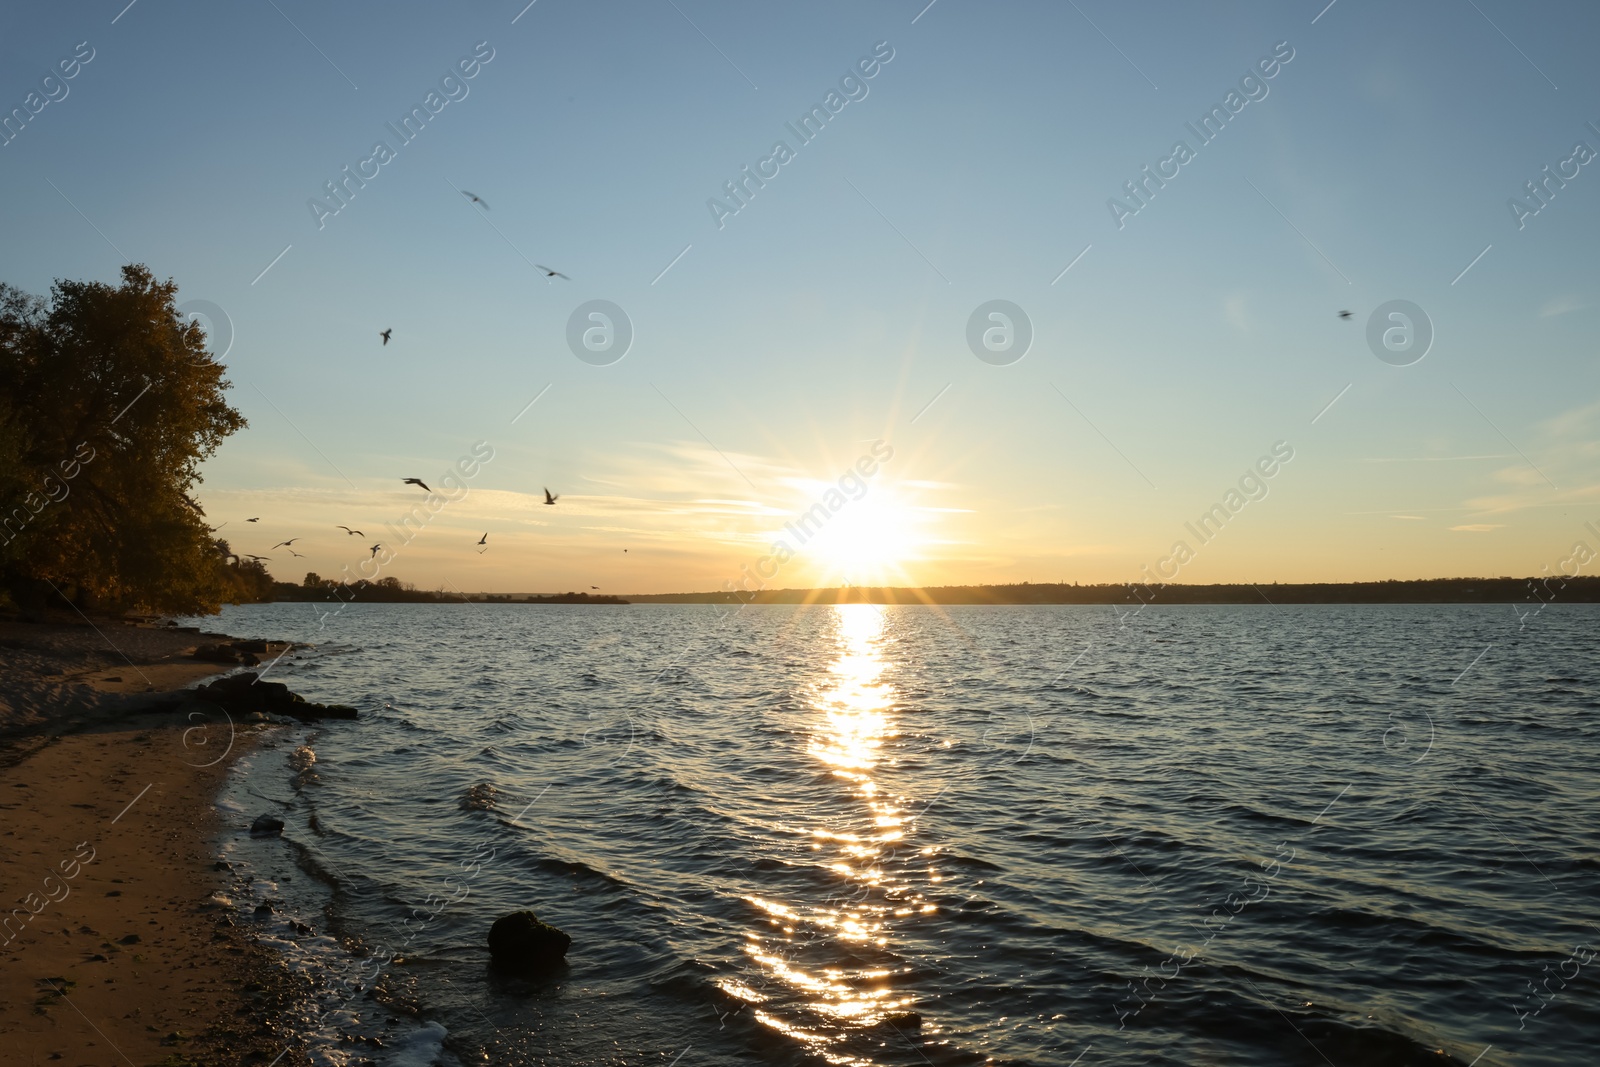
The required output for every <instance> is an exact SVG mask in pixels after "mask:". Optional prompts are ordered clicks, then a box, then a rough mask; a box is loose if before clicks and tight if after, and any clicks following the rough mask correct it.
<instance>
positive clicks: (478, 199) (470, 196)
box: [461, 189, 489, 211]
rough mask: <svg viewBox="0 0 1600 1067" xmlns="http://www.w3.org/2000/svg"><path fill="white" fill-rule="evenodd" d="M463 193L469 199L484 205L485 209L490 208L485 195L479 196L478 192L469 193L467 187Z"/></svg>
mask: <svg viewBox="0 0 1600 1067" xmlns="http://www.w3.org/2000/svg"><path fill="white" fill-rule="evenodd" d="M461 195H462V196H464V197H466V198H467V199H468V200H471V201H472V202H473V203H474V204H482V205H483V210H485V211H488V210H489V204H488V202H487V201H486V200H484V198H483V197H481V196H479V195H478V194H477V193H469V192H467V191H466V190H465V189H463V190H461Z"/></svg>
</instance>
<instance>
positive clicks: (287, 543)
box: [272, 537, 300, 551]
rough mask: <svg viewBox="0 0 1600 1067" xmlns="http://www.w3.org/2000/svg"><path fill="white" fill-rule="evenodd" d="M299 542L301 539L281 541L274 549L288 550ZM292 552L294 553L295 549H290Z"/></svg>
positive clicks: (293, 538) (292, 538)
mask: <svg viewBox="0 0 1600 1067" xmlns="http://www.w3.org/2000/svg"><path fill="white" fill-rule="evenodd" d="M298 540H300V538H298V537H291V538H289V540H287V541H279V542H278V543H277V544H275V545H273V546H272V547H273V548H288V547H289V546H290V545H292V544H294V543H295V542H296V541H298ZM290 551H293V549H290Z"/></svg>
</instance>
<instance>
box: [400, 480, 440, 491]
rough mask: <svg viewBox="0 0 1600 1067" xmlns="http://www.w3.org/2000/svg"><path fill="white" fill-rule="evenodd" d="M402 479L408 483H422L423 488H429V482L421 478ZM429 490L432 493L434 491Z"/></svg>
mask: <svg viewBox="0 0 1600 1067" xmlns="http://www.w3.org/2000/svg"><path fill="white" fill-rule="evenodd" d="M401 480H402V481H404V482H405V483H406V484H407V485H420V486H422V488H424V489H428V483H427V482H425V481H423V480H422V479H421V478H403V479H401ZM428 492H430V493H431V492H433V490H432V489H428Z"/></svg>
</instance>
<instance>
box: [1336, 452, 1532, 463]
mask: <svg viewBox="0 0 1600 1067" xmlns="http://www.w3.org/2000/svg"><path fill="white" fill-rule="evenodd" d="M1516 458H1518V457H1517V455H1516V453H1514V452H1490V453H1486V454H1484V455H1480V456H1370V457H1368V458H1366V459H1363V460H1362V461H1361V462H1363V463H1458V462H1461V461H1463V460H1469V459H1516Z"/></svg>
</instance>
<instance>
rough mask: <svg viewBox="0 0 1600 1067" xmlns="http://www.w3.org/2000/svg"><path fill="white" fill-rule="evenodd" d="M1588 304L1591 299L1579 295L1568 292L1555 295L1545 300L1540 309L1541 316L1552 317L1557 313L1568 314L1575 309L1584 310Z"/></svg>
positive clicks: (1542, 317) (1543, 317) (1544, 317)
mask: <svg viewBox="0 0 1600 1067" xmlns="http://www.w3.org/2000/svg"><path fill="white" fill-rule="evenodd" d="M1588 306H1589V301H1587V300H1585V299H1583V298H1582V297H1579V296H1572V295H1568V294H1563V295H1561V296H1553V297H1551V298H1550V299H1549V300H1546V301H1545V302H1544V306H1543V307H1541V308H1540V309H1539V317H1540V318H1541V319H1552V318H1555V317H1556V316H1557V315H1566V314H1568V313H1570V312H1573V311H1582V310H1583V309H1584V308H1586V307H1588Z"/></svg>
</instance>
